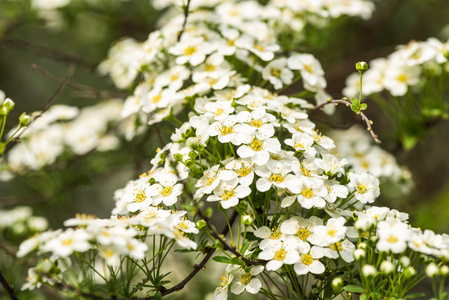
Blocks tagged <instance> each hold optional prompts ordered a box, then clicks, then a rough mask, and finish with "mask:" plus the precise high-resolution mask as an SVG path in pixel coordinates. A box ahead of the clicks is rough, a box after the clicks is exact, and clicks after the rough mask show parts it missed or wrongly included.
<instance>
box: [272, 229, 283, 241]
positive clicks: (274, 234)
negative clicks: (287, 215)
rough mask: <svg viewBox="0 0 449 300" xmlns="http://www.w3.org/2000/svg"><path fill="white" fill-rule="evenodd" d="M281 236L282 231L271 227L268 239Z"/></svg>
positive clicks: (276, 238) (275, 238)
mask: <svg viewBox="0 0 449 300" xmlns="http://www.w3.org/2000/svg"><path fill="white" fill-rule="evenodd" d="M281 236H282V233H281V232H280V231H279V228H277V229H273V231H272V232H271V234H270V239H272V240H278V239H280V238H281Z"/></svg>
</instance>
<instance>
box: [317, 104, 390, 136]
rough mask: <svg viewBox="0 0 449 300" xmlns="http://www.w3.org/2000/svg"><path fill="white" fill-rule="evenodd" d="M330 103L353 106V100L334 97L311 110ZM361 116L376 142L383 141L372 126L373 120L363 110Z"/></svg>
mask: <svg viewBox="0 0 449 300" xmlns="http://www.w3.org/2000/svg"><path fill="white" fill-rule="evenodd" d="M328 104H334V105H338V104H344V105H345V106H347V107H351V105H352V103H351V102H349V101H348V100H346V99H344V98H343V99H334V100H328V101H327V102H324V103H321V104H320V105H317V106H314V107H312V108H310V110H312V111H313V110H317V109H320V108H322V107H324V106H326V105H328ZM360 117H361V118H362V120H363V121H364V122H365V124H366V129H367V130H368V131H369V133H370V134H371V136H372V137H373V139H374V142H375V143H376V144H380V143H382V142H381V140H379V138H378V136H377V134H375V133H374V131H373V129H372V127H371V126H372V125H373V121H371V120H370V119H368V117H367V116H366V115H365V114H364V113H363V112H360Z"/></svg>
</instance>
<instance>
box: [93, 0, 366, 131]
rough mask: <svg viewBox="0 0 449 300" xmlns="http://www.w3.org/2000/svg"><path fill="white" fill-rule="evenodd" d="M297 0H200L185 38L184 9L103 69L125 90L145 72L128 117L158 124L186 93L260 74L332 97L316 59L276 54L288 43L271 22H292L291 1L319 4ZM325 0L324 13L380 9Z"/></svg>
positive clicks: (129, 43)
mask: <svg viewBox="0 0 449 300" xmlns="http://www.w3.org/2000/svg"><path fill="white" fill-rule="evenodd" d="M294 2H295V1H293V2H291V3H285V4H281V2H279V1H277V2H276V3H273V4H267V5H265V6H264V5H261V4H258V3H257V2H255V1H241V2H233V1H223V3H222V2H221V1H196V3H192V10H191V11H190V13H189V17H188V22H187V26H186V28H185V30H184V31H183V35H182V38H181V40H180V41H178V40H177V37H178V34H179V32H180V30H181V28H182V24H183V22H184V16H183V15H182V14H177V15H176V16H175V17H173V18H165V19H166V20H167V21H166V23H165V24H164V26H163V27H162V28H161V29H160V30H158V31H155V32H152V33H151V34H150V35H149V37H148V39H147V40H146V41H144V42H141V43H140V42H137V41H135V40H133V39H131V38H126V39H124V40H122V41H120V42H118V43H117V44H116V45H114V46H113V47H112V48H111V50H110V52H109V56H108V58H107V59H106V60H105V61H103V62H102V64H101V65H100V66H99V70H100V72H101V73H103V74H109V75H110V76H111V78H112V80H113V81H114V83H115V84H116V85H117V86H118V87H119V88H127V87H129V86H131V85H132V83H133V82H134V81H135V80H136V78H137V75H138V74H139V73H141V74H142V76H143V78H144V80H143V81H142V82H140V83H139V84H138V85H137V87H136V88H135V90H134V94H133V95H132V96H130V97H128V99H127V100H126V102H125V104H124V107H123V110H122V117H128V116H131V115H133V116H134V115H135V116H137V117H138V118H139V119H140V120H141V121H142V122H141V123H142V124H144V123H149V124H153V123H157V122H160V121H162V119H164V118H165V117H167V116H169V115H170V114H171V113H173V114H176V113H177V112H179V111H180V110H181V109H182V108H183V107H184V105H185V104H186V97H189V96H192V95H195V94H200V95H202V94H207V93H209V92H210V91H218V90H222V89H224V88H226V87H230V88H236V87H239V86H241V84H242V82H244V81H245V80H247V79H250V78H251V77H254V76H259V77H260V76H261V77H262V78H263V80H266V81H267V82H269V83H271V85H272V86H273V87H274V89H281V88H283V87H284V86H286V85H289V84H291V83H292V82H293V80H294V78H296V77H297V78H302V81H303V85H304V87H305V88H306V89H307V90H309V91H312V92H313V93H315V97H316V100H317V101H318V102H320V103H321V102H323V101H325V99H327V98H328V95H327V94H326V92H325V91H324V89H325V87H326V85H327V84H326V80H325V79H324V71H323V69H322V67H321V64H320V63H319V61H318V60H317V59H316V58H315V57H313V56H312V55H311V54H306V53H292V54H291V55H290V56H289V57H288V58H279V59H276V58H275V53H276V52H277V51H279V50H280V46H279V45H278V44H277V43H278V40H277V38H278V36H279V35H278V33H277V31H276V29H274V30H273V26H278V25H276V24H272V22H271V21H270V20H273V19H279V20H285V18H281V17H280V16H281V14H282V12H283V11H285V12H288V11H290V9H291V7H290V6H294V7H295V10H294V11H298V13H299V11H308V10H313V9H312V4H311V3H310V4H308V3H306V2H305V3H304V5H300V7H296V6H295V5H294V4H293V3H294ZM325 2H326V3H322V5H321V4H320V5H321V6H320V5H315V6H314V9H315V10H316V12H317V13H318V12H319V14H321V15H323V14H324V13H323V12H322V11H321V10H322V9H329V11H335V13H331V15H332V16H338V15H340V14H343V13H348V14H351V15H352V14H357V13H356V12H357V11H359V10H360V11H362V10H363V11H365V12H366V11H369V12H370V11H371V10H372V3H371V2H368V1H360V0H357V1H347V2H345V3H346V4H345V5H339V4H338V3H337V2H335V1H325ZM156 3H158V4H156ZM170 3H171V2H169V1H166V2H163V1H158V2H155V5H156V6H158V7H164V6H166V5H168V4H170ZM203 6H205V7H207V6H213V8H212V10H211V9H210V8H209V9H204V8H202V7H203ZM367 6H370V7H371V9H367ZM343 7H346V10H345V9H344V8H343ZM337 11H339V13H336V12H337ZM286 23H287V24H291V22H288V21H287V22H286ZM279 30H281V29H280V28H279ZM245 69H246V70H248V69H251V70H254V71H255V72H254V73H253V72H251V73H249V72H245V71H244V70H245ZM217 97H220V98H221V99H223V100H224V99H226V98H227V97H228V98H229V97H230V95H226V94H225V93H222V94H219V95H217ZM220 108H221V107H220ZM217 109H219V108H218V107H217ZM221 109H224V108H221Z"/></svg>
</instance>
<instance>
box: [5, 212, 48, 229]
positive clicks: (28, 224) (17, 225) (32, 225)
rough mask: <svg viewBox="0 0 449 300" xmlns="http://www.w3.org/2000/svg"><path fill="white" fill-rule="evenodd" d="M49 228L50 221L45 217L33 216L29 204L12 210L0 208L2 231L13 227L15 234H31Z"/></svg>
mask: <svg viewBox="0 0 449 300" xmlns="http://www.w3.org/2000/svg"><path fill="white" fill-rule="evenodd" d="M47 228H48V222H47V220H46V219H45V218H43V217H37V216H33V210H32V209H31V207H29V206H17V207H14V208H13V209H11V210H3V209H2V210H0V231H1V230H6V229H11V230H12V232H13V233H15V234H18V235H20V234H29V233H30V232H39V231H43V230H45V229H47Z"/></svg>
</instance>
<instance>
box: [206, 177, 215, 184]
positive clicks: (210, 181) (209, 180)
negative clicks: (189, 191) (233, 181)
mask: <svg viewBox="0 0 449 300" xmlns="http://www.w3.org/2000/svg"><path fill="white" fill-rule="evenodd" d="M214 181H215V177H209V176H208V177H206V185H211V184H212V183H214Z"/></svg>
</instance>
